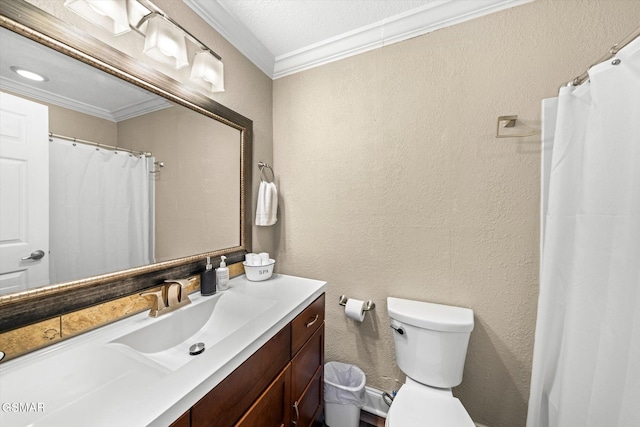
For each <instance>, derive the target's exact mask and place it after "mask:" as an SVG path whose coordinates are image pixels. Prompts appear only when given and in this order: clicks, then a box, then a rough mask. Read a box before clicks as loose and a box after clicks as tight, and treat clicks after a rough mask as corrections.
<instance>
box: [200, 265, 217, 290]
mask: <svg viewBox="0 0 640 427" xmlns="http://www.w3.org/2000/svg"><path fill="white" fill-rule="evenodd" d="M200 293H201V294H202V295H204V296H208V295H213V294H215V293H216V274H215V272H214V271H213V265H212V264H211V257H207V266H206V267H205V270H204V271H203V272H202V274H201V275H200Z"/></svg>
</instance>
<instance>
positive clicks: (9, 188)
mask: <svg viewBox="0 0 640 427" xmlns="http://www.w3.org/2000/svg"><path fill="white" fill-rule="evenodd" d="M48 128H49V110H48V108H47V107H46V106H44V105H41V104H38V103H35V102H32V101H27V100H25V99H22V98H18V97H16V96H13V95H9V94H7V93H3V92H0V294H8V293H13V292H18V291H21V290H25V289H28V288H33V287H36V286H42V285H46V284H48V283H49V144H48V134H47V131H48ZM39 251H41V252H39ZM41 255H42V256H41ZM28 257H31V259H27V258H28Z"/></svg>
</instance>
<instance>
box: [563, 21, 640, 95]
mask: <svg viewBox="0 0 640 427" xmlns="http://www.w3.org/2000/svg"><path fill="white" fill-rule="evenodd" d="M638 37H640V27H638V28H636V29H635V30H634V31H633V32H631V34H629V35H628V36H627V37H625V38H624V39H623V40H622V41H621V42H620V43H616V44H614V45H613V46H611V48H610V49H609V52H608V53H607V54H606V55H604V56H603V57H602V58H600V59H598V60H597V61H596V62H595V63H593V64H591V66H590V67H589V68H588V69H587V71H585V72H584V73H582V74H580V75H579V76H578V77H576V78H575V79H573V80H571V81H570V82H569V83H567V86H570V85H571V86H580V85H581V84H582V83H584V82H585V81H587V80H589V69H591V67H593V66H594V65H598V64H600V63H601V62H604V61H606V60H608V59H611V58H613V57H614V56H615V55H616V53H618V52H619V51H620V49H622V48H623V47H625V46H626V45H628V44H629V43H631V42H632V41H634V40H635V39H637V38H638Z"/></svg>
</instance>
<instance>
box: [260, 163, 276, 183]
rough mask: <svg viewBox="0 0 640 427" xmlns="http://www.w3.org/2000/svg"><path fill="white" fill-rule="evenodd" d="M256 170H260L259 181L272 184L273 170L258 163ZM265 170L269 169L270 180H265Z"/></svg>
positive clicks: (267, 165) (265, 164)
mask: <svg viewBox="0 0 640 427" xmlns="http://www.w3.org/2000/svg"><path fill="white" fill-rule="evenodd" d="M258 169H260V181H266V182H273V180H274V179H275V177H276V175H275V174H274V173H273V168H272V167H271V166H269V164H268V163H265V162H258ZM265 169H269V170H270V171H271V180H269V179H267V177H266V176H265V172H264V170H265Z"/></svg>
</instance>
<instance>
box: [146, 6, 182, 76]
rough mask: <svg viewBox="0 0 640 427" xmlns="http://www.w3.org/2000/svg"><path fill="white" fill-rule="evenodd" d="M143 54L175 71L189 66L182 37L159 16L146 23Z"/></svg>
mask: <svg viewBox="0 0 640 427" xmlns="http://www.w3.org/2000/svg"><path fill="white" fill-rule="evenodd" d="M144 53H145V54H147V56H149V57H151V58H153V59H155V60H156V61H158V62H162V63H164V64H167V65H170V66H172V67H174V68H175V69H176V70H179V69H181V68H184V67H186V66H187V65H189V59H188V58H187V45H186V42H185V39H184V35H183V34H182V32H181V31H180V30H179V29H178V28H176V27H175V26H173V25H171V24H170V23H169V22H167V21H165V20H164V19H163V18H162V17H161V16H154V17H153V18H151V19H149V21H148V22H147V36H146V38H145V40H144Z"/></svg>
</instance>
